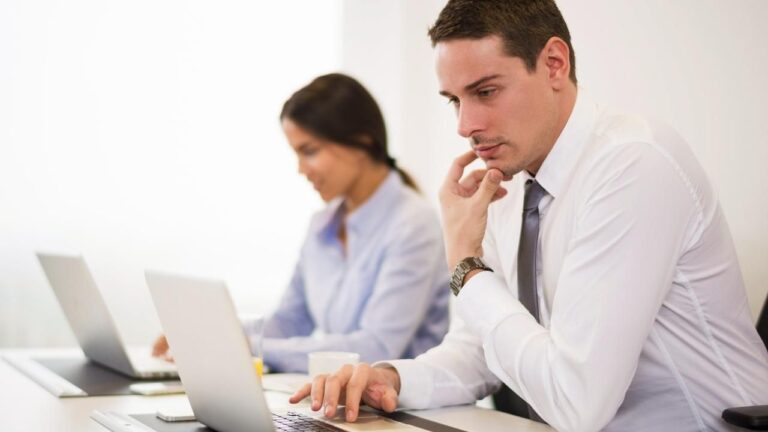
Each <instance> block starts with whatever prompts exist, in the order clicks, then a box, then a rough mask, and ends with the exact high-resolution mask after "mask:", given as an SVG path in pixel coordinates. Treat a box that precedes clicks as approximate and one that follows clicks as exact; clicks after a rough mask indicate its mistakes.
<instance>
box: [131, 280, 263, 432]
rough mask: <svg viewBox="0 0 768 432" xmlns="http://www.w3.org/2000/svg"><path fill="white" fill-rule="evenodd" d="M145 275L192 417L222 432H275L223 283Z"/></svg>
mask: <svg viewBox="0 0 768 432" xmlns="http://www.w3.org/2000/svg"><path fill="white" fill-rule="evenodd" d="M145 275H146V279H147V285H148V286H149V291H150V292H151V293H152V299H153V300H154V302H155V308H156V309H157V314H158V316H159V317H160V323H161V324H162V326H163V331H164V332H165V335H166V337H167V338H168V343H169V345H170V347H171V350H172V352H173V357H174V359H175V361H176V366H177V367H178V371H179V376H180V377H181V381H182V382H183V383H184V388H185V389H186V391H187V397H188V398H189V402H190V404H191V405H192V410H193V411H194V413H195V417H196V418H197V419H198V420H199V421H200V422H202V423H204V424H206V425H207V426H210V427H211V428H213V429H216V430H217V431H221V432H228V431H244V430H254V431H255V430H258V431H273V430H274V427H273V425H272V415H271V413H270V411H269V408H268V407H267V403H266V399H265V397H264V393H263V391H262V388H261V383H260V381H259V377H258V376H257V375H256V371H255V369H254V367H253V360H252V358H251V351H250V347H249V345H248V341H247V339H246V336H245V333H243V329H242V327H241V324H240V321H239V320H238V318H237V314H236V311H235V307H234V305H233V303H232V300H231V298H230V296H229V292H228V291H227V287H226V285H225V284H224V282H221V281H216V280H206V279H196V278H188V277H182V276H173V275H169V274H164V273H158V272H152V271H147V272H146V273H145Z"/></svg>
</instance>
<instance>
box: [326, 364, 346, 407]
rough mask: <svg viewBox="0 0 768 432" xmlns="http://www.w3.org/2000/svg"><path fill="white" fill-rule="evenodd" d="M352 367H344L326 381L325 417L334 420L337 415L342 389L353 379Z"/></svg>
mask: <svg viewBox="0 0 768 432" xmlns="http://www.w3.org/2000/svg"><path fill="white" fill-rule="evenodd" d="M352 369H353V366H352V365H349V364H347V365H344V366H342V368H341V369H339V370H338V371H337V372H336V373H334V374H331V375H329V376H328V378H326V379H325V395H324V396H323V405H325V413H324V414H325V416H326V417H328V418H333V417H334V416H335V415H336V408H337V407H338V405H339V397H340V396H341V391H342V389H343V388H344V387H345V386H346V385H347V382H348V381H349V378H350V377H352Z"/></svg>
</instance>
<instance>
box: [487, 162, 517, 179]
mask: <svg viewBox="0 0 768 432" xmlns="http://www.w3.org/2000/svg"><path fill="white" fill-rule="evenodd" d="M485 167H486V168H487V169H489V170H490V169H495V170H498V171H501V175H502V177H501V179H502V181H510V180H512V177H514V176H515V174H517V173H519V172H520V170H519V169H518V170H515V169H514V168H511V167H504V166H501V164H499V163H498V161H496V160H493V159H491V160H487V161H485Z"/></svg>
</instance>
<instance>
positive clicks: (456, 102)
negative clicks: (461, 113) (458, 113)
mask: <svg viewBox="0 0 768 432" xmlns="http://www.w3.org/2000/svg"><path fill="white" fill-rule="evenodd" d="M448 105H453V106H454V107H458V106H459V98H455V97H452V98H448Z"/></svg>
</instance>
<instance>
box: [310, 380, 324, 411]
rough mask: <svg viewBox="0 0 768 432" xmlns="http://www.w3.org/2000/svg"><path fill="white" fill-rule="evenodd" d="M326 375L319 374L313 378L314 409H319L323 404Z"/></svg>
mask: <svg viewBox="0 0 768 432" xmlns="http://www.w3.org/2000/svg"><path fill="white" fill-rule="evenodd" d="M326 377H327V375H318V376H316V377H315V378H314V379H313V380H312V411H317V410H319V409H320V407H321V406H322V401H323V396H324V393H325V378H326Z"/></svg>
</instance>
